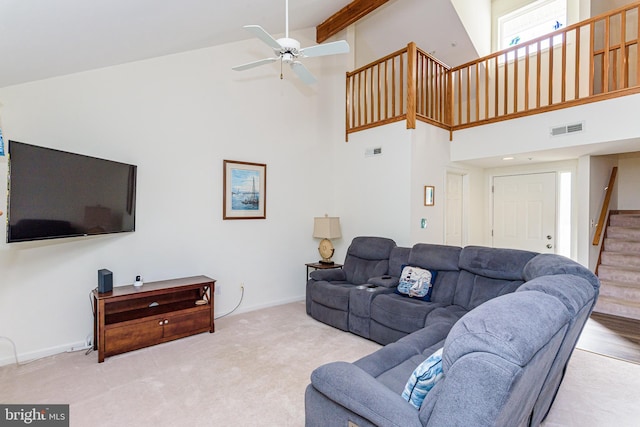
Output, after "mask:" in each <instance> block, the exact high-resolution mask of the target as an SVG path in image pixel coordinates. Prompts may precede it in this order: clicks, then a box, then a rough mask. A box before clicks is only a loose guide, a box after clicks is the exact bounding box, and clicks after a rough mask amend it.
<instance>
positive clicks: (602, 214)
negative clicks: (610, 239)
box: [592, 166, 618, 246]
mask: <svg viewBox="0 0 640 427" xmlns="http://www.w3.org/2000/svg"><path fill="white" fill-rule="evenodd" d="M617 174H618V167H617V166H614V167H613V169H611V176H610V177H609V185H608V186H607V188H605V190H607V192H606V193H605V195H604V201H603V202H602V209H601V210H600V218H598V223H597V224H596V232H595V234H594V235H593V242H592V244H593V246H597V245H599V244H600V237H602V230H604V224H605V222H606V218H607V212H608V211H609V203H610V202H611V194H613V186H614V184H615V183H616V175H617Z"/></svg>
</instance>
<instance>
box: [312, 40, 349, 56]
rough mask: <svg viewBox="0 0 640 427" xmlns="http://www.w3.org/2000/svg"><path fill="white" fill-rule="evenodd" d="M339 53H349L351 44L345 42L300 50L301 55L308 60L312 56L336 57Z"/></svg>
mask: <svg viewBox="0 0 640 427" xmlns="http://www.w3.org/2000/svg"><path fill="white" fill-rule="evenodd" d="M339 53H349V43H347V42H346V41H345V40H340V41H337V42H331V43H323V44H318V45H315V46H310V47H305V48H304V49H300V55H302V56H303V57H307V58H308V57H312V56H324V55H336V54H339Z"/></svg>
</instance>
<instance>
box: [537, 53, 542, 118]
mask: <svg viewBox="0 0 640 427" xmlns="http://www.w3.org/2000/svg"><path fill="white" fill-rule="evenodd" d="M540 47H541V46H540V41H538V43H537V50H536V61H537V62H536V108H540V92H541V89H542V88H541V87H540V74H541V73H542V59H541V55H542V53H541V51H542V49H540Z"/></svg>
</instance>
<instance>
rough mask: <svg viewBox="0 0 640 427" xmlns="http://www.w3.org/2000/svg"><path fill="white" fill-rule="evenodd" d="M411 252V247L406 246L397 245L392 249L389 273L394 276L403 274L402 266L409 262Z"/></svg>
mask: <svg viewBox="0 0 640 427" xmlns="http://www.w3.org/2000/svg"><path fill="white" fill-rule="evenodd" d="M410 253H411V248H404V247H401V246H396V247H395V248H393V249H391V254H389V275H390V276H393V277H400V274H402V268H403V267H404V266H405V265H408V264H409V254H410Z"/></svg>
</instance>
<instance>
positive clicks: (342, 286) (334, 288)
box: [311, 281, 354, 311]
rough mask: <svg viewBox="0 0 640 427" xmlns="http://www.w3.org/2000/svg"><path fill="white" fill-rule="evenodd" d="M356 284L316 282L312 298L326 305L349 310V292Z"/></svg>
mask: <svg viewBox="0 0 640 427" xmlns="http://www.w3.org/2000/svg"><path fill="white" fill-rule="evenodd" d="M353 288H354V286H353V285H351V284H349V283H329V282H324V281H323V282H316V283H315V284H314V289H313V294H312V295H311V299H312V300H313V302H315V303H318V304H322V305H324V306H325V307H330V308H335V309H338V310H342V311H347V310H348V308H349V292H350V291H351V289H353Z"/></svg>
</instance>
